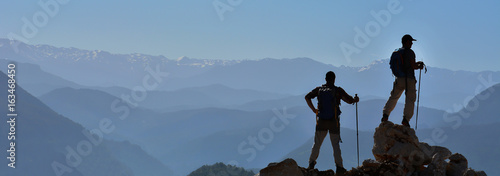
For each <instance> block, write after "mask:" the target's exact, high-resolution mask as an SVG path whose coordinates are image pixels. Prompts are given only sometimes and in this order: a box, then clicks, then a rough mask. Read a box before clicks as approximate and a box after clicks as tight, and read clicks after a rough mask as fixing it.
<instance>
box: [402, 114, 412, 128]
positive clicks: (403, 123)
mask: <svg viewBox="0 0 500 176" xmlns="http://www.w3.org/2000/svg"><path fill="white" fill-rule="evenodd" d="M401 124H402V125H404V126H407V127H408V128H410V123H408V120H406V118H404V117H403V121H401Z"/></svg>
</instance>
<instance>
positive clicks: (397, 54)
mask: <svg viewBox="0 0 500 176" xmlns="http://www.w3.org/2000/svg"><path fill="white" fill-rule="evenodd" d="M413 41H417V40H415V39H413V37H411V36H410V35H409V34H406V35H404V36H403V38H402V39H401V43H402V44H403V47H402V48H399V49H398V50H396V51H394V53H393V54H392V56H391V63H390V64H391V69H392V73H393V74H394V76H396V79H395V80H394V85H393V87H392V91H391V96H390V97H389V100H387V103H386V104H385V106H384V110H383V116H382V120H381V121H382V122H385V121H387V120H388V119H389V115H390V114H391V111H392V110H394V107H396V104H397V103H398V99H399V97H401V94H402V93H403V91H404V92H405V96H406V99H405V108H404V112H403V121H401V124H403V125H405V126H407V127H410V124H409V123H408V122H409V121H410V119H411V118H412V116H413V110H414V108H415V100H416V96H417V94H416V93H417V90H416V88H415V85H416V83H417V80H416V79H415V70H417V69H422V68H424V63H423V62H421V61H419V62H415V52H413V50H412V49H411V46H412V45H413Z"/></svg>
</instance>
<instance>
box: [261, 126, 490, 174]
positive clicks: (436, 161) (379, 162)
mask: <svg viewBox="0 0 500 176" xmlns="http://www.w3.org/2000/svg"><path fill="white" fill-rule="evenodd" d="M373 138H374V145H373V149H372V152H373V156H374V157H375V160H373V159H367V160H365V161H363V165H361V166H359V167H357V168H352V169H351V170H350V171H347V172H346V173H345V174H344V175H346V176H377V175H384V176H385V175H387V176H422V175H425V176H486V173H485V172H484V171H475V170H473V169H470V168H468V162H467V159H466V158H465V157H464V156H463V155H461V154H458V153H455V154H452V152H451V151H450V150H448V149H447V148H445V147H440V146H430V145H428V144H427V143H424V142H420V141H419V140H418V137H417V136H416V135H415V130H413V129H412V128H408V127H405V126H402V125H397V124H394V123H392V122H383V123H381V124H380V125H379V127H377V128H376V129H375V133H374V136H373ZM257 175H258V176H270V175H272V176H280V175H288V176H295V175H297V176H335V173H334V172H333V171H332V170H327V171H319V170H317V169H313V170H307V169H306V168H303V167H300V166H298V165H297V163H296V162H295V161H294V160H293V159H286V160H284V161H282V162H280V163H271V164H269V165H268V167H266V168H264V169H262V170H260V172H259V174H257Z"/></svg>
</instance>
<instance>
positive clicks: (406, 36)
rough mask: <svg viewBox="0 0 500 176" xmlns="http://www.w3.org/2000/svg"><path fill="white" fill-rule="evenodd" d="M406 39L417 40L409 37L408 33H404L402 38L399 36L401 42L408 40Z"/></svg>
mask: <svg viewBox="0 0 500 176" xmlns="http://www.w3.org/2000/svg"><path fill="white" fill-rule="evenodd" d="M408 40H410V41H417V40H416V39H414V38H413V37H411V35H410V34H406V35H404V36H403V38H401V42H403V43H404V42H405V41H408Z"/></svg>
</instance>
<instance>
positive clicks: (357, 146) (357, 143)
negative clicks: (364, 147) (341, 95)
mask: <svg viewBox="0 0 500 176" xmlns="http://www.w3.org/2000/svg"><path fill="white" fill-rule="evenodd" d="M354 97H355V98H356V97H358V94H356V95H355V96H354ZM356 148H357V152H358V166H359V133H358V102H356Z"/></svg>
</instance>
